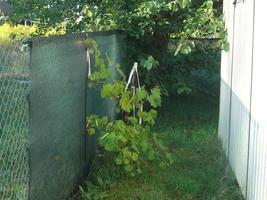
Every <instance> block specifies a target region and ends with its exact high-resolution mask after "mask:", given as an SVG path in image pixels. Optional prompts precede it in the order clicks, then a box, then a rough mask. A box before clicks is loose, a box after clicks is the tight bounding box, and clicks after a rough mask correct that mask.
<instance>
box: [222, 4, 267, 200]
mask: <svg viewBox="0 0 267 200" xmlns="http://www.w3.org/2000/svg"><path fill="white" fill-rule="evenodd" d="M266 5H267V3H266V2H264V1H257V0H239V1H237V2H236V5H234V4H233V0H224V14H225V21H226V27H227V29H228V39H229V42H230V50H229V51H228V52H223V53H222V64H221V104H220V123H219V138H220V139H221V140H222V143H223V147H224V149H225V152H226V155H227V156H228V158H229V161H230V164H231V167H232V169H233V171H234V173H235V175H236V178H237V180H238V182H239V185H240V187H241V189H242V192H243V194H244V196H245V197H246V198H247V199H249V200H266V199H267V135H266V134H267V131H266V128H265V126H266V125H267V115H266V113H267V106H266V102H267V91H266V90H264V87H265V85H266V86H267V73H266V72H267V68H266V67H267V66H266V64H267V61H266V58H265V55H264V54H265V49H264V48H266V39H265V37H266V35H267V29H266V28H264V27H263V24H264V22H265V20H267V12H266ZM264 29H266V30H264Z"/></svg>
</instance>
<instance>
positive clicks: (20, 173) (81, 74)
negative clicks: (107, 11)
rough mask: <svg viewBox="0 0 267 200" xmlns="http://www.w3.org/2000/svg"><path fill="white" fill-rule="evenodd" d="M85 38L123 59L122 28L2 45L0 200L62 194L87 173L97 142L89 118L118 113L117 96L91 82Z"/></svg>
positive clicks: (103, 52) (119, 60)
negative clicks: (106, 93)
mask: <svg viewBox="0 0 267 200" xmlns="http://www.w3.org/2000/svg"><path fill="white" fill-rule="evenodd" d="M88 37H90V38H92V39H94V40H95V41H96V43H97V44H98V48H99V50H100V52H101V55H102V57H103V58H104V57H105V55H106V54H108V55H109V57H110V58H111V59H112V60H113V61H114V63H120V64H122V63H123V60H124V55H125V49H123V44H124V36H123V34H121V33H120V32H104V33H88V34H75V35H65V36H53V37H49V38H35V39H33V40H32V42H31V44H32V45H31V55H30V54H29V51H28V50H27V48H23V49H22V44H21V42H14V43H12V44H9V45H1V49H0V111H1V112H0V200H2V199H3V200H6V199H8V200H9V199H10V200H13V199H14V200H17V199H18V200H26V199H31V200H37V199H38V200H43V199H47V200H54V199H55V200H62V199H67V198H68V197H69V196H70V195H71V194H72V193H73V190H74V189H76V188H77V186H78V184H81V182H82V180H83V179H84V178H86V174H87V173H88V170H89V166H90V161H91V159H92V158H93V157H94V155H95V150H96V148H97V146H96V139H97V138H96V136H93V137H89V136H87V135H86V130H85V128H86V126H85V121H86V116H87V115H90V114H99V115H108V116H109V117H110V118H114V117H115V102H112V101H104V100H102V99H101V97H100V92H99V91H98V90H97V89H92V88H88V63H87V57H86V49H87V47H86V46H85V43H84V40H85V39H86V38H88ZM30 57H31V58H30ZM90 57H91V61H92V63H91V69H92V71H94V70H95V67H94V62H93V61H94V59H93V57H94V55H91V56H90ZM29 60H31V62H30V67H29ZM112 67H115V66H112ZM116 78H117V77H113V79H116Z"/></svg>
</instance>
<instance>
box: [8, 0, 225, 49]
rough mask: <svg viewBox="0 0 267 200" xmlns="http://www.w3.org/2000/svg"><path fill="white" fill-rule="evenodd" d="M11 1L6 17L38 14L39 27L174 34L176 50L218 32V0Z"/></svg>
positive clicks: (163, 37) (136, 34) (220, 31)
mask: <svg viewBox="0 0 267 200" xmlns="http://www.w3.org/2000/svg"><path fill="white" fill-rule="evenodd" d="M12 4H13V8H14V9H13V15H12V20H13V21H16V20H18V19H27V20H38V21H39V22H40V24H38V28H39V29H38V30H39V31H40V32H41V31H43V30H46V29H49V28H55V29H58V30H62V29H64V31H66V32H84V31H103V30H111V29H121V30H125V31H126V32H127V33H128V34H129V35H131V36H133V37H135V38H137V39H147V37H155V38H157V39H160V40H161V41H165V40H168V39H169V38H171V37H178V38H179V39H180V42H179V44H178V45H177V51H180V50H185V51H186V48H189V47H190V46H192V45H193V43H192V41H190V38H223V37H224V36H223V35H224V28H223V23H222V20H221V0H213V1H212V0H194V1H192V2H191V0H13V1H12ZM163 43H164V42H163ZM224 44H225V41H224ZM185 46H186V48H184V47H185Z"/></svg>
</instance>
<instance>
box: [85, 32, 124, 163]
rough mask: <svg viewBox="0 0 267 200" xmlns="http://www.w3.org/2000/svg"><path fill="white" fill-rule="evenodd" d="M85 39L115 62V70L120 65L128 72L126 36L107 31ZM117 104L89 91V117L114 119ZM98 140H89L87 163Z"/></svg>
mask: <svg viewBox="0 0 267 200" xmlns="http://www.w3.org/2000/svg"><path fill="white" fill-rule="evenodd" d="M85 38H90V39H93V40H94V41H95V42H96V44H97V48H98V50H99V51H100V54H101V58H102V59H104V60H105V59H106V56H108V57H109V58H110V59H111V60H112V61H113V66H111V67H112V68H113V69H114V70H115V65H116V64H120V65H121V68H122V70H124V71H125V70H126V68H125V66H124V63H125V57H126V48H125V47H126V46H125V40H126V38H125V35H124V34H123V32H120V31H107V32H99V33H87V34H85ZM90 58H91V59H90V60H91V71H92V72H94V71H95V70H96V67H95V66H94V64H95V63H94V55H90ZM117 78H118V77H112V78H111V79H117ZM115 106H116V102H114V101H112V100H103V99H102V98H101V95H100V91H99V90H98V89H95V88H89V87H88V89H87V106H86V110H87V115H91V114H96V115H102V116H104V115H107V116H108V117H109V118H111V119H114V118H115V116H116V112H115ZM96 139H97V135H94V136H90V137H88V139H87V146H86V147H87V150H86V152H87V163H90V160H92V158H93V157H94V153H95V149H96V144H97V143H96Z"/></svg>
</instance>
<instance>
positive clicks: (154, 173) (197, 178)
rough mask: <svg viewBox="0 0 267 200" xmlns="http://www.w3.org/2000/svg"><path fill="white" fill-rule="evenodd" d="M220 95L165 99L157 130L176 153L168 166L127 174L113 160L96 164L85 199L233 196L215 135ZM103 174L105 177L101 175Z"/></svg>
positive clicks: (228, 199)
mask: <svg viewBox="0 0 267 200" xmlns="http://www.w3.org/2000/svg"><path fill="white" fill-rule="evenodd" d="M218 106H219V104H218V99H217V98H211V97H205V96H202V95H198V96H186V97H173V98H169V99H166V100H164V103H163V105H162V108H161V110H160V111H159V118H158V123H157V126H156V129H157V132H159V133H160V135H161V137H162V139H163V140H164V142H165V144H167V145H168V146H169V148H170V149H171V151H172V153H173V154H174V156H175V162H174V164H173V165H172V166H171V167H170V168H166V169H161V168H160V167H159V166H158V164H157V163H151V165H150V168H149V169H148V170H147V171H145V172H144V173H143V174H142V175H140V176H138V177H134V178H129V177H126V176H122V175H117V174H120V173H118V172H116V171H115V170H114V169H113V167H112V165H105V166H103V163H102V164H99V163H96V164H95V165H93V166H94V167H95V168H94V169H93V171H92V174H91V176H89V180H91V181H90V182H88V186H87V187H85V188H84V189H83V190H85V192H84V193H83V194H84V195H83V198H84V199H118V200H120V199H133V200H135V199H140V200H141V199H142V200H165V199H166V200H168V199H171V200H172V199H180V200H196V199H199V200H206V199H207V200H216V199H221V200H236V199H242V195H241V192H240V190H239V188H238V184H237V183H236V180H235V179H234V178H233V176H232V175H229V174H226V172H225V171H228V170H225V169H226V160H225V156H224V154H223V151H222V148H221V145H220V143H219V142H218V140H217V126H218ZM103 177H104V178H103Z"/></svg>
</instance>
